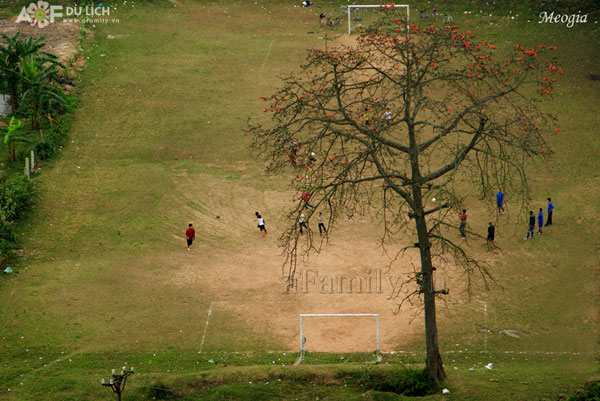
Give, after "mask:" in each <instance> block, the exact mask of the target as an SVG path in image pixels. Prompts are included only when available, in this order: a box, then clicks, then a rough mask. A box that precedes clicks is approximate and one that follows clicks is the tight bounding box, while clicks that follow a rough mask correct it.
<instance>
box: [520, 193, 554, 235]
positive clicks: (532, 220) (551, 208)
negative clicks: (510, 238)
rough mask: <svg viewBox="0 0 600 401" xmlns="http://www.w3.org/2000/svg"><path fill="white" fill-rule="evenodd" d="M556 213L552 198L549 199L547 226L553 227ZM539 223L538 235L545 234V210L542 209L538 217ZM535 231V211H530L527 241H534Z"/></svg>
mask: <svg viewBox="0 0 600 401" xmlns="http://www.w3.org/2000/svg"><path fill="white" fill-rule="evenodd" d="M553 212H554V204H553V203H552V198H548V215H547V218H546V224H545V225H546V226H551V225H552V213H553ZM537 223H538V231H537V233H538V234H540V235H541V234H543V227H544V210H543V209H542V208H540V211H539V213H538V215H537ZM534 230H535V216H534V215H533V210H530V211H529V228H528V230H527V237H525V239H526V240H528V239H533V231H534Z"/></svg>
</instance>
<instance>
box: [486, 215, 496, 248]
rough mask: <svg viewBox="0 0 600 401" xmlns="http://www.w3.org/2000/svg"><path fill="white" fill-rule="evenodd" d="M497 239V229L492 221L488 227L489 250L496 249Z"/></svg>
mask: <svg viewBox="0 0 600 401" xmlns="http://www.w3.org/2000/svg"><path fill="white" fill-rule="evenodd" d="M495 238H496V227H494V225H493V224H492V222H491V221H490V222H489V225H488V236H487V246H488V249H494V248H495V247H496V243H495V242H494V239H495Z"/></svg>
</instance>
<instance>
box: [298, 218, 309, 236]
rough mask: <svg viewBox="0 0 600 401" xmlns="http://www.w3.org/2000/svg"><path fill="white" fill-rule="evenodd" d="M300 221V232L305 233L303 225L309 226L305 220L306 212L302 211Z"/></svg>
mask: <svg viewBox="0 0 600 401" xmlns="http://www.w3.org/2000/svg"><path fill="white" fill-rule="evenodd" d="M298 223H299V224H300V234H304V231H302V227H304V228H307V227H306V223H305V222H304V213H302V214H301V215H300V218H299V219H298Z"/></svg>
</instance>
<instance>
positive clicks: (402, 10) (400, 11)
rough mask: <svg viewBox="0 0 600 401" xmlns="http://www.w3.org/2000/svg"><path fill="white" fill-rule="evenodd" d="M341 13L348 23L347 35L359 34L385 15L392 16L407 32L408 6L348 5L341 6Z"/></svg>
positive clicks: (390, 4)
mask: <svg viewBox="0 0 600 401" xmlns="http://www.w3.org/2000/svg"><path fill="white" fill-rule="evenodd" d="M342 13H343V14H345V15H344V16H345V18H346V19H347V21H348V35H351V34H352V33H356V32H359V31H360V30H361V29H362V28H363V27H364V28H366V27H368V26H370V25H373V24H374V23H376V22H377V21H379V20H380V19H381V18H383V17H384V16H386V15H390V14H392V15H394V16H395V19H397V20H398V21H400V22H401V26H402V27H404V28H405V29H407V30H408V23H409V20H410V7H409V5H408V4H395V3H388V4H384V3H380V4H376V5H375V4H348V5H347V6H342Z"/></svg>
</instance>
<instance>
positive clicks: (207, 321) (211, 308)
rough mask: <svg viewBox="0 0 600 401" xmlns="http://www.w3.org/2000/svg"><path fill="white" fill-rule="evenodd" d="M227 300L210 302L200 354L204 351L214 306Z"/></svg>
mask: <svg viewBox="0 0 600 401" xmlns="http://www.w3.org/2000/svg"><path fill="white" fill-rule="evenodd" d="M224 303H226V302H222V301H214V302H211V303H210V306H209V308H208V314H207V315H206V323H205V324H204V333H202V341H201V342H200V350H199V351H198V353H199V354H201V353H202V347H203V346H204V340H205V339H206V331H207V330H208V323H210V315H212V311H213V306H214V305H215V304H224Z"/></svg>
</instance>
